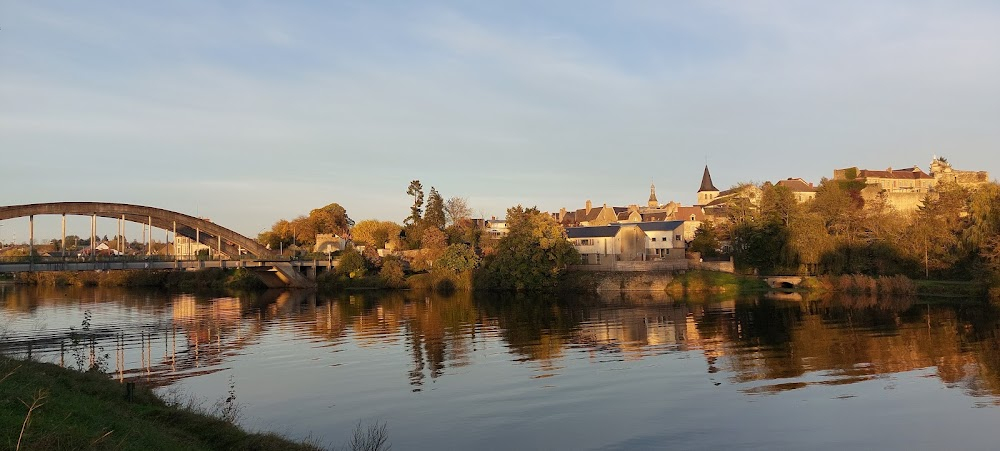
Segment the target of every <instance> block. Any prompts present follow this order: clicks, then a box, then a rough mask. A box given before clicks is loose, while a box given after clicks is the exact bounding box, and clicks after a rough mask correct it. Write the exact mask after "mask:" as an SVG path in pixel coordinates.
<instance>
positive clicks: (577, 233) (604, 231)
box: [566, 225, 621, 238]
mask: <svg viewBox="0 0 1000 451" xmlns="http://www.w3.org/2000/svg"><path fill="white" fill-rule="evenodd" d="M619 229H621V226H620V225H606V226H595V227H568V228H566V237H567V238H610V237H613V236H615V235H617V234H618V230H619Z"/></svg>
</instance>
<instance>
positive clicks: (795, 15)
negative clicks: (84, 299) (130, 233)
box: [0, 1, 1000, 228]
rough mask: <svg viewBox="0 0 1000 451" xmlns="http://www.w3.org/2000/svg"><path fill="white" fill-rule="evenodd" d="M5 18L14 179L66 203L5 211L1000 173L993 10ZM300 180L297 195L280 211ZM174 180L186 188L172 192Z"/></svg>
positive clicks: (223, 211)
mask: <svg viewBox="0 0 1000 451" xmlns="http://www.w3.org/2000/svg"><path fill="white" fill-rule="evenodd" d="M5 13H6V14H5V15H6V16H7V18H6V20H5V23H4V26H3V30H2V32H0V59H2V61H0V64H2V67H3V68H4V69H2V70H0V148H2V149H3V150H4V152H3V154H4V159H6V160H8V161H7V163H6V164H4V165H2V166H0V174H2V175H3V177H4V179H5V180H10V181H11V183H27V182H28V181H29V180H32V179H33V178H34V177H35V174H37V172H38V171H44V172H45V173H46V174H47V175H49V176H50V177H51V178H52V180H53V182H52V183H47V184H45V186H39V187H37V189H34V190H31V191H30V192H27V193H24V192H18V193H11V192H5V193H3V194H0V199H3V202H4V203H20V202H27V201H44V200H63V199H68V198H69V197H72V198H90V197H102V198H105V199H108V198H113V197H114V196H116V195H119V194H118V193H119V192H120V187H119V186H116V185H115V183H112V182H107V183H100V182H95V183H92V184H91V183H88V184H80V183H78V182H75V181H74V175H75V174H78V173H80V172H81V171H95V170H97V171H110V172H111V173H112V174H114V175H113V177H111V176H109V177H108V178H109V180H114V181H117V182H118V183H128V184H130V185H131V186H134V187H135V188H131V189H130V192H131V193H134V194H135V195H134V197H132V198H130V199H129V201H132V202H139V203H148V204H154V205H159V204H164V203H171V204H172V205H179V206H181V207H182V206H183V204H184V203H195V202H201V200H199V199H198V198H199V192H201V190H204V191H211V192H215V193H216V194H217V197H219V198H220V199H221V198H229V199H241V198H242V199H248V201H246V202H240V201H229V202H223V201H217V202H215V204H213V205H210V206H209V207H206V206H204V205H202V207H200V208H202V209H205V208H217V209H218V213H217V214H214V216H216V217H221V218H226V220H228V221H233V222H234V223H237V224H233V226H234V227H236V228H239V225H238V224H239V223H245V224H252V227H256V226H257V225H258V224H260V223H262V222H263V223H270V222H271V221H273V220H274V219H277V218H276V217H267V218H263V219H261V215H266V212H263V211H261V208H260V206H261V205H264V203H263V202H260V201H254V199H257V200H259V199H263V200H265V201H266V202H275V203H276V204H280V209H282V210H287V211H302V212H305V211H308V210H309V209H310V208H314V207H316V206H317V205H321V204H325V203H329V202H333V201H337V202H341V203H343V204H344V205H345V206H346V207H347V208H348V210H349V212H351V213H352V214H353V215H355V216H358V217H361V218H364V217H383V218H389V219H401V218H402V216H405V215H406V213H407V212H406V203H407V198H406V197H405V195H404V194H403V192H404V191H405V187H406V184H407V183H408V182H409V180H411V179H414V178H419V179H421V180H423V181H424V184H425V185H427V186H430V185H435V186H437V187H438V188H439V189H440V190H441V191H442V192H443V193H444V194H445V195H463V196H469V197H470V198H471V199H470V200H471V201H472V202H473V204H474V205H475V206H476V207H477V208H482V209H484V210H486V211H488V212H495V213H496V214H502V212H503V211H504V209H505V208H506V207H508V206H509V205H506V203H508V202H514V201H515V200H516V201H517V202H523V203H530V204H538V205H539V206H541V207H542V208H548V209H558V208H559V207H561V206H567V207H572V206H574V205H566V201H567V199H577V200H576V202H577V203H582V202H583V200H584V199H587V198H590V199H593V200H594V201H595V202H601V203H603V202H605V201H606V202H608V203H609V204H627V203H633V202H637V201H642V200H643V198H644V195H645V194H644V193H645V190H646V189H647V186H648V183H649V180H650V179H651V178H652V179H653V180H654V181H655V182H656V183H657V188H658V193H659V194H661V197H663V198H668V197H673V198H675V199H676V200H678V201H680V202H685V203H687V202H691V201H692V200H693V199H692V198H693V193H692V192H691V191H693V189H694V187H695V186H696V185H697V181H698V180H697V179H698V174H700V172H699V171H700V167H701V165H702V164H703V163H704V161H705V158H706V157H708V158H709V161H710V163H711V164H712V169H713V173H714V174H715V175H716V179H717V180H718V181H719V183H720V184H722V185H726V184H729V183H736V182H738V181H741V180H747V179H754V180H764V179H775V178H783V177H788V176H803V177H806V178H809V179H813V180H817V179H818V178H819V177H821V176H828V175H829V174H830V171H831V169H832V168H834V167H838V166H845V165H854V164H858V165H862V166H864V165H870V166H877V167H881V166H886V165H893V164H895V165H898V164H913V163H922V162H925V160H928V159H929V157H930V155H931V154H933V153H938V154H946V155H948V156H950V157H951V159H952V161H955V162H956V164H958V165H960V166H964V167H977V168H983V169H988V170H991V171H992V172H997V171H1000V156H998V154H997V152H995V151H994V150H995V148H996V147H997V144H998V142H1000V131H998V130H996V128H995V127H994V126H993V125H992V124H995V123H996V122H997V120H998V119H1000V85H997V84H996V83H995V80H996V79H997V78H998V76H1000V30H998V29H997V28H996V27H995V26H994V24H996V23H997V22H998V20H997V19H1000V17H998V15H1000V9H998V8H997V7H995V6H994V5H992V4H989V3H961V4H953V3H947V4H945V3H936V2H875V3H872V2H836V3H830V4H817V3H815V2H785V1H780V2H779V1H768V2H699V3H690V2H684V3H679V2H628V3H619V4H605V3H603V2H565V3H560V2H555V3H546V4H543V5H535V4H527V3H526V4H523V5H518V4H517V3H510V4H505V5H503V6H498V5H492V4H480V3H473V4H464V3H453V4H448V3H442V4H400V5H388V4H383V3H364V4H356V5H333V4H314V5H309V4H297V5H275V4H266V3H265V4H254V5H241V6H239V7H237V6H233V5H228V4H223V3H212V2H181V3H171V4H148V5H147V4H143V5H133V6H132V7H130V8H122V7H121V5H111V4H104V3H100V2H97V3H88V4H86V5H74V4H61V5H60V6H59V7H53V6H51V5H42V4H37V3H20V4H12V5H7V6H5ZM9 156H16V157H15V158H11V157H9ZM53 162H61V164H53ZM151 181H152V182H155V183H151ZM281 181H286V182H287V184H285V185H284V186H287V187H288V192H290V193H294V195H287V196H283V197H279V196H276V195H274V194H273V193H274V192H275V191H277V192H281V188H280V187H281V186H282V183H281ZM172 182H176V183H178V186H183V187H185V188H178V189H173V190H166V189H163V186H168V185H169V184H170V183H172ZM300 182H301V183H304V184H306V185H307V186H308V187H302V186H297V185H295V183H300ZM205 183H209V184H210V185H205ZM146 185H149V186H150V187H149V188H143V186H146ZM324 187H326V188H324ZM397 196H398V199H396V197H397ZM393 199H395V200H393ZM477 202H480V204H478V205H476V204H477ZM180 209H182V210H183V208H180ZM282 215H284V213H280V214H278V213H276V214H275V216H282ZM252 227H251V228H252Z"/></svg>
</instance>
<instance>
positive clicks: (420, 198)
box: [403, 180, 424, 225]
mask: <svg viewBox="0 0 1000 451" xmlns="http://www.w3.org/2000/svg"><path fill="white" fill-rule="evenodd" d="M406 194H409V195H411V196H413V206H412V207H410V216H409V217H408V218H406V220H405V221H403V224H405V225H416V224H417V223H418V222H420V217H421V213H423V209H422V207H423V206H424V186H423V185H421V184H420V180H413V181H411V182H410V186H409V187H407V188H406Z"/></svg>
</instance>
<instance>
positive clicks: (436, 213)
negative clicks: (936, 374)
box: [424, 186, 446, 230]
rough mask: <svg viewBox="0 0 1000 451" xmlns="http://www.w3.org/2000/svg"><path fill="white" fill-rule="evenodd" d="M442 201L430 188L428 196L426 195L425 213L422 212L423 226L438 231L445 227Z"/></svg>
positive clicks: (438, 194) (434, 190)
mask: <svg viewBox="0 0 1000 451" xmlns="http://www.w3.org/2000/svg"><path fill="white" fill-rule="evenodd" d="M445 222H446V221H445V213H444V199H443V198H441V194H440V193H438V191H437V189H435V188H434V187H433V186H432V187H431V192H430V194H428V195H427V211H425V212H424V224H426V225H427V226H433V227H437V228H438V230H442V229H444V226H445Z"/></svg>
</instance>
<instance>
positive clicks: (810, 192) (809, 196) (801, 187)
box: [775, 177, 817, 204]
mask: <svg viewBox="0 0 1000 451" xmlns="http://www.w3.org/2000/svg"><path fill="white" fill-rule="evenodd" d="M775 186H783V187H785V188H788V191H790V192H791V193H792V197H794V198H795V201H796V202H798V203H800V204H801V203H803V202H806V201H810V200H813V199H815V198H816V191H817V190H816V187H815V186H813V184H812V183H811V182H807V181H805V180H803V179H800V178H791V177H789V178H787V179H785V180H779V181H778V183H775Z"/></svg>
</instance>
